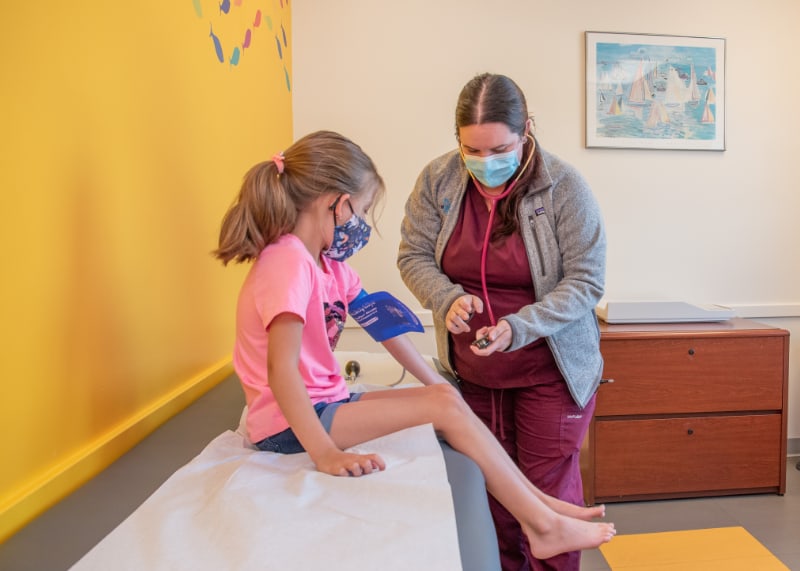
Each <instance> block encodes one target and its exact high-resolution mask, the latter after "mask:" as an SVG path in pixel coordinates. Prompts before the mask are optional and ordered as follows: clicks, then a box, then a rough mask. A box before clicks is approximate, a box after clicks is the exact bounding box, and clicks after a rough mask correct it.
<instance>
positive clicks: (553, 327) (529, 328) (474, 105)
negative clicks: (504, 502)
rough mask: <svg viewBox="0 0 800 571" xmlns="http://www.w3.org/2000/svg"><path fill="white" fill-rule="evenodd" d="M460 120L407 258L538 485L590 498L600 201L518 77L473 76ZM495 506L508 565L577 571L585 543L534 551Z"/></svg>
mask: <svg viewBox="0 0 800 571" xmlns="http://www.w3.org/2000/svg"><path fill="white" fill-rule="evenodd" d="M455 127H456V141H457V143H458V148H457V149H454V150H453V151H450V152H448V153H446V154H444V155H442V156H440V157H438V158H436V159H434V160H433V161H431V162H430V163H429V164H428V165H427V166H426V167H425V168H424V169H423V171H422V173H421V174H420V175H419V177H418V179H417V183H416V186H415V187H414V190H413V192H412V194H411V196H410V197H409V199H408V201H407V203H406V209H405V218H404V220H403V224H402V228H401V243H400V249H399V254H398V267H399V269H400V272H401V275H402V277H403V280H404V282H405V284H406V285H407V286H408V288H409V289H410V290H411V292H412V293H413V294H414V295H415V296H416V297H417V299H418V300H419V301H420V303H421V304H422V305H423V306H424V307H425V308H427V309H430V310H431V311H432V312H433V316H434V325H435V329H436V341H437V349H438V356H439V360H440V361H441V363H442V364H443V366H444V367H445V369H447V371H448V372H449V373H450V374H451V375H452V376H453V377H454V378H456V379H457V380H458V384H459V387H460V389H461V392H462V394H463V397H464V399H465V400H466V402H467V403H468V404H469V406H470V407H471V408H472V409H473V410H474V411H475V413H477V415H478V416H479V417H480V418H481V419H482V420H483V422H484V423H486V425H487V426H488V427H489V428H490V429H491V431H492V432H493V433H494V435H495V436H496V437H497V439H498V440H499V441H500V442H501V444H502V446H503V447H504V448H505V450H506V451H507V452H508V454H509V455H510V456H511V457H512V458H513V459H514V461H515V462H516V464H517V465H518V466H519V468H520V469H521V470H522V472H523V473H524V474H525V475H526V476H527V477H528V479H529V480H530V481H531V482H532V483H533V484H534V485H536V486H537V487H539V488H541V489H542V490H543V491H545V492H547V493H548V494H551V495H553V496H556V497H558V498H560V499H562V500H565V501H568V502H571V503H573V504H576V505H581V506H582V505H584V500H583V490H582V484H581V475H580V466H579V459H578V456H579V451H580V447H581V443H582V441H583V439H584V436H585V435H586V431H587V428H588V426H589V422H590V420H591V417H592V414H593V412H594V405H595V392H596V390H597V386H598V384H599V382H600V376H601V373H602V369H603V360H602V357H601V355H600V350H599V340H600V334H599V330H598V327H597V319H596V316H595V313H594V307H595V306H596V305H597V303H598V301H599V300H600V298H601V297H602V295H603V289H604V282H605V264H606V238H605V231H604V225H603V219H602V216H601V213H600V209H599V207H598V204H597V202H596V200H595V198H594V197H593V195H592V192H591V190H590V188H589V185H588V184H587V182H586V181H585V180H584V178H583V176H581V174H580V173H579V172H578V171H577V170H576V169H575V168H574V167H572V166H570V165H569V164H567V163H565V162H564V161H562V160H561V159H559V158H558V157H556V156H555V155H553V154H551V153H549V152H547V151H546V150H544V149H542V148H541V146H540V145H539V144H538V141H537V140H536V138H535V137H534V134H533V120H532V119H531V117H530V115H529V113H528V108H527V104H526V101H525V96H524V94H523V92H522V90H521V89H520V88H519V86H517V84H516V83H514V81H512V80H511V79H510V78H508V77H506V76H503V75H495V74H488V73H486V74H481V75H478V76H476V77H474V78H473V79H472V80H470V81H469V82H468V83H467V84H466V85H465V86H464V88H463V89H462V91H461V94H460V95H459V98H458V103H457V105H456V113H455ZM490 503H491V507H492V514H493V517H494V521H495V526H496V528H497V534H498V540H499V543H500V551H501V557H502V564H503V569H504V570H506V571H509V570H514V571H517V570H521V569H537V570H539V569H541V570H552V569H557V570H562V571H563V570H574V571H578V569H579V568H580V552H579V551H573V552H569V553H564V554H561V555H558V556H556V557H553V558H550V559H547V560H541V561H540V560H536V559H535V558H534V557H533V555H532V554H531V551H530V547H529V545H528V542H527V540H526V539H525V534H524V533H522V530H521V529H520V526H519V525H518V524H517V522H516V521H515V520H514V518H513V517H512V516H511V515H510V514H509V513H508V511H507V510H506V509H505V508H503V507H502V506H501V505H500V504H499V503H497V502H496V501H495V500H494V499H493V498H491V497H490Z"/></svg>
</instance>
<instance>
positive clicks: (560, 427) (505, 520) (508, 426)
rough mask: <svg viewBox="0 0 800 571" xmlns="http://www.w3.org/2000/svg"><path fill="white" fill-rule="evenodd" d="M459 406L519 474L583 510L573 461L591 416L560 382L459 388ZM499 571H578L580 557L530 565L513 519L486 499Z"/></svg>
mask: <svg viewBox="0 0 800 571" xmlns="http://www.w3.org/2000/svg"><path fill="white" fill-rule="evenodd" d="M461 391H462V394H463V395H464V400H465V401H466V402H467V403H468V404H469V406H470V407H471V408H472V410H473V411H475V414H477V415H478V417H480V418H481V419H482V420H483V421H484V422H485V423H486V426H488V427H489V429H490V430H491V431H492V433H493V434H494V435H495V436H496V437H497V439H498V440H499V441H500V443H501V444H502V445H503V448H505V450H506V452H508V455H509V456H511V458H513V460H514V462H515V463H516V464H517V466H519V468H520V470H521V471H522V473H523V474H525V475H526V476H527V477H528V479H529V480H530V481H531V482H533V484H534V485H535V486H536V487H538V488H539V489H540V490H542V491H543V492H546V493H547V494H550V495H551V496H555V497H557V498H560V499H562V500H564V501H567V502H570V503H573V504H576V505H580V506H583V505H585V503H584V498H583V486H582V483H581V472H580V464H579V460H578V455H579V452H580V447H581V444H582V442H583V439H584V436H585V435H586V431H587V429H588V428H589V422H590V421H591V419H592V414H593V413H594V404H595V397H594V396H593V397H592V399H591V400H590V401H589V403H588V404H587V405H586V408H584V409H581V408H580V407H579V406H578V405H577V404H575V401H573V400H572V396H571V395H570V393H569V389H568V388H567V384H566V383H565V382H564V381H563V380H558V381H554V382H550V383H545V384H539V385H534V386H531V387H522V388H514V389H487V388H485V387H481V386H478V385H475V384H472V383H469V382H466V381H462V382H461ZM489 506H490V508H491V511H492V517H493V519H494V525H495V528H496V529H497V539H498V542H499V547H500V560H501V563H502V566H503V571H523V570H526V571H527V570H535V571H553V570H557V571H579V569H580V560H581V554H580V551H572V552H569V553H562V554H560V555H556V556H555V557H551V558H550V559H546V560H538V559H534V558H533V556H532V555H531V551H530V547H529V545H528V541H527V538H526V537H525V535H524V534H523V533H522V529H521V528H520V526H519V524H518V523H517V521H516V520H515V519H514V517H513V516H512V515H511V514H510V513H509V512H508V510H506V509H505V508H504V507H503V506H501V505H500V503H499V502H497V501H496V500H495V499H494V498H493V497H491V495H490V496H489Z"/></svg>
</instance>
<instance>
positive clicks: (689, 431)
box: [686, 428, 694, 436]
mask: <svg viewBox="0 0 800 571" xmlns="http://www.w3.org/2000/svg"><path fill="white" fill-rule="evenodd" d="M686 434H688V435H689V436H691V435H692V434H694V430H692V429H691V428H690V429H689V430H687V431H686Z"/></svg>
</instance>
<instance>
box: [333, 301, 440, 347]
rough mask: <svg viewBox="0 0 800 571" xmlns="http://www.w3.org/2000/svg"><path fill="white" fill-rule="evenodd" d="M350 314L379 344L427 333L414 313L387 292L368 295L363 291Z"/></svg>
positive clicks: (349, 309) (354, 302)
mask: <svg viewBox="0 0 800 571" xmlns="http://www.w3.org/2000/svg"><path fill="white" fill-rule="evenodd" d="M348 312H349V313H350V316H351V317H352V318H353V319H355V320H356V322H357V323H358V324H359V325H360V326H361V327H363V328H364V330H365V331H366V332H367V333H368V334H369V335H370V337H372V338H373V339H375V341H378V342H379V343H380V342H382V341H386V340H387V339H391V338H392V337H397V336H398V335H403V334H404V333H409V332H412V331H416V332H418V333H422V332H423V331H425V329H424V328H423V327H422V322H420V320H419V318H418V317H417V316H416V315H415V314H414V312H413V311H411V309H409V308H408V306H407V305H405V304H404V303H403V302H402V301H400V300H399V299H397V298H396V297H394V296H393V295H392V294H390V293H388V292H385V291H376V292H374V293H367V292H366V291H364V290H363V289H362V290H361V293H359V294H358V296H356V298H355V299H354V300H353V301H351V302H350V307H349V308H348Z"/></svg>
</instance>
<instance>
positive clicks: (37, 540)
mask: <svg viewBox="0 0 800 571" xmlns="http://www.w3.org/2000/svg"><path fill="white" fill-rule="evenodd" d="M242 405H243V399H242V393H241V389H240V388H239V386H238V382H237V380H236V378H235V377H230V378H228V379H226V380H225V381H223V382H222V383H220V384H219V385H218V386H217V387H215V388H214V389H212V390H211V391H209V392H208V393H206V395H204V396H203V397H202V398H200V399H199V400H198V401H197V402H195V403H194V404H193V405H192V406H190V407H188V408H187V409H186V410H184V411H183V412H181V413H180V414H178V415H177V416H175V417H174V418H172V419H171V420H170V421H168V422H167V423H165V424H164V425H163V426H162V427H160V428H159V429H158V430H157V431H155V432H154V433H153V434H152V435H151V436H149V437H148V438H146V439H145V440H144V441H142V442H141V443H140V444H139V445H138V446H136V447H135V448H134V449H133V450H131V451H130V452H128V453H127V454H126V455H124V456H123V457H122V458H120V459H119V460H118V461H117V462H115V463H114V464H113V465H111V466H110V467H109V468H108V469H106V470H105V471H104V472H103V473H101V474H100V475H98V476H97V477H96V478H94V479H93V480H91V481H90V482H89V483H87V484H86V485H84V486H83V487H82V488H80V489H78V490H77V491H76V492H74V493H73V494H72V495H70V496H69V497H67V498H66V499H64V500H63V501H61V502H60V503H59V504H57V505H55V506H54V507H53V508H51V509H50V510H48V511H47V512H46V513H44V514H43V515H42V516H40V517H39V518H37V519H36V520H34V521H33V522H32V523H30V524H29V525H28V526H26V527H25V528H23V529H22V530H21V531H19V532H18V533H17V534H16V535H14V536H12V537H11V538H9V539H8V540H7V541H6V542H5V543H3V544H2V545H0V569H3V570H4V571H62V570H67V569H69V568H70V567H71V566H72V565H73V564H74V563H75V562H76V561H77V560H78V559H80V558H81V557H82V556H83V554H84V553H86V552H87V551H89V550H90V549H91V548H92V546H94V545H95V544H96V543H97V542H99V541H100V540H101V539H102V538H103V537H104V536H105V535H106V534H107V533H108V532H109V531H111V530H112V529H113V528H114V527H116V526H117V525H118V524H119V523H120V522H121V521H122V520H123V519H124V518H125V517H126V516H127V515H128V514H129V513H130V512H132V511H133V510H134V509H135V508H136V506H138V505H139V504H141V503H142V502H143V501H144V500H145V499H146V498H147V497H148V496H149V495H150V494H152V493H153V492H154V491H155V490H156V489H157V488H158V487H159V486H160V485H161V483H162V482H163V481H164V480H166V479H167V478H168V477H169V476H170V474H172V473H173V472H174V471H175V470H177V469H178V468H180V467H181V466H183V465H184V464H185V463H187V462H188V461H189V460H191V459H192V458H193V457H194V456H196V455H197V454H198V453H199V452H200V451H201V450H202V449H203V447H204V446H205V445H206V444H207V443H208V442H210V441H211V440H212V439H213V438H214V437H216V436H217V435H219V434H220V433H221V432H223V431H225V430H227V429H229V428H235V427H236V425H237V424H238V421H239V415H240V413H241V410H242ZM789 460H790V461H789V463H788V465H787V490H786V495H785V496H777V495H753V496H734V497H728V498H709V499H692V500H669V501H659V502H634V503H619V504H609V505H608V508H607V512H608V519H609V520H611V521H613V522H614V523H615V524H616V526H617V530H618V531H619V533H622V534H633V533H649V532H656V531H673V530H682V529H701V528H710V527H727V526H742V527H744V528H746V529H747V530H748V531H749V532H750V533H751V534H752V535H753V536H755V537H756V538H757V539H758V540H759V541H760V542H761V543H762V544H764V545H765V546H766V547H767V548H768V549H769V550H770V551H771V552H772V553H773V554H774V555H775V556H776V557H778V558H779V559H780V560H781V561H783V563H784V564H786V566H787V567H788V568H789V569H793V570H798V571H800V541H798V538H800V470H797V469H796V468H795V465H796V464H797V462H798V460H800V459H799V458H790V459H789ZM581 570H582V571H608V570H609V567H608V565H607V564H606V562H605V559H604V558H603V556H602V554H601V553H600V551H599V550H591V551H586V552H584V555H583V562H582V565H581Z"/></svg>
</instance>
